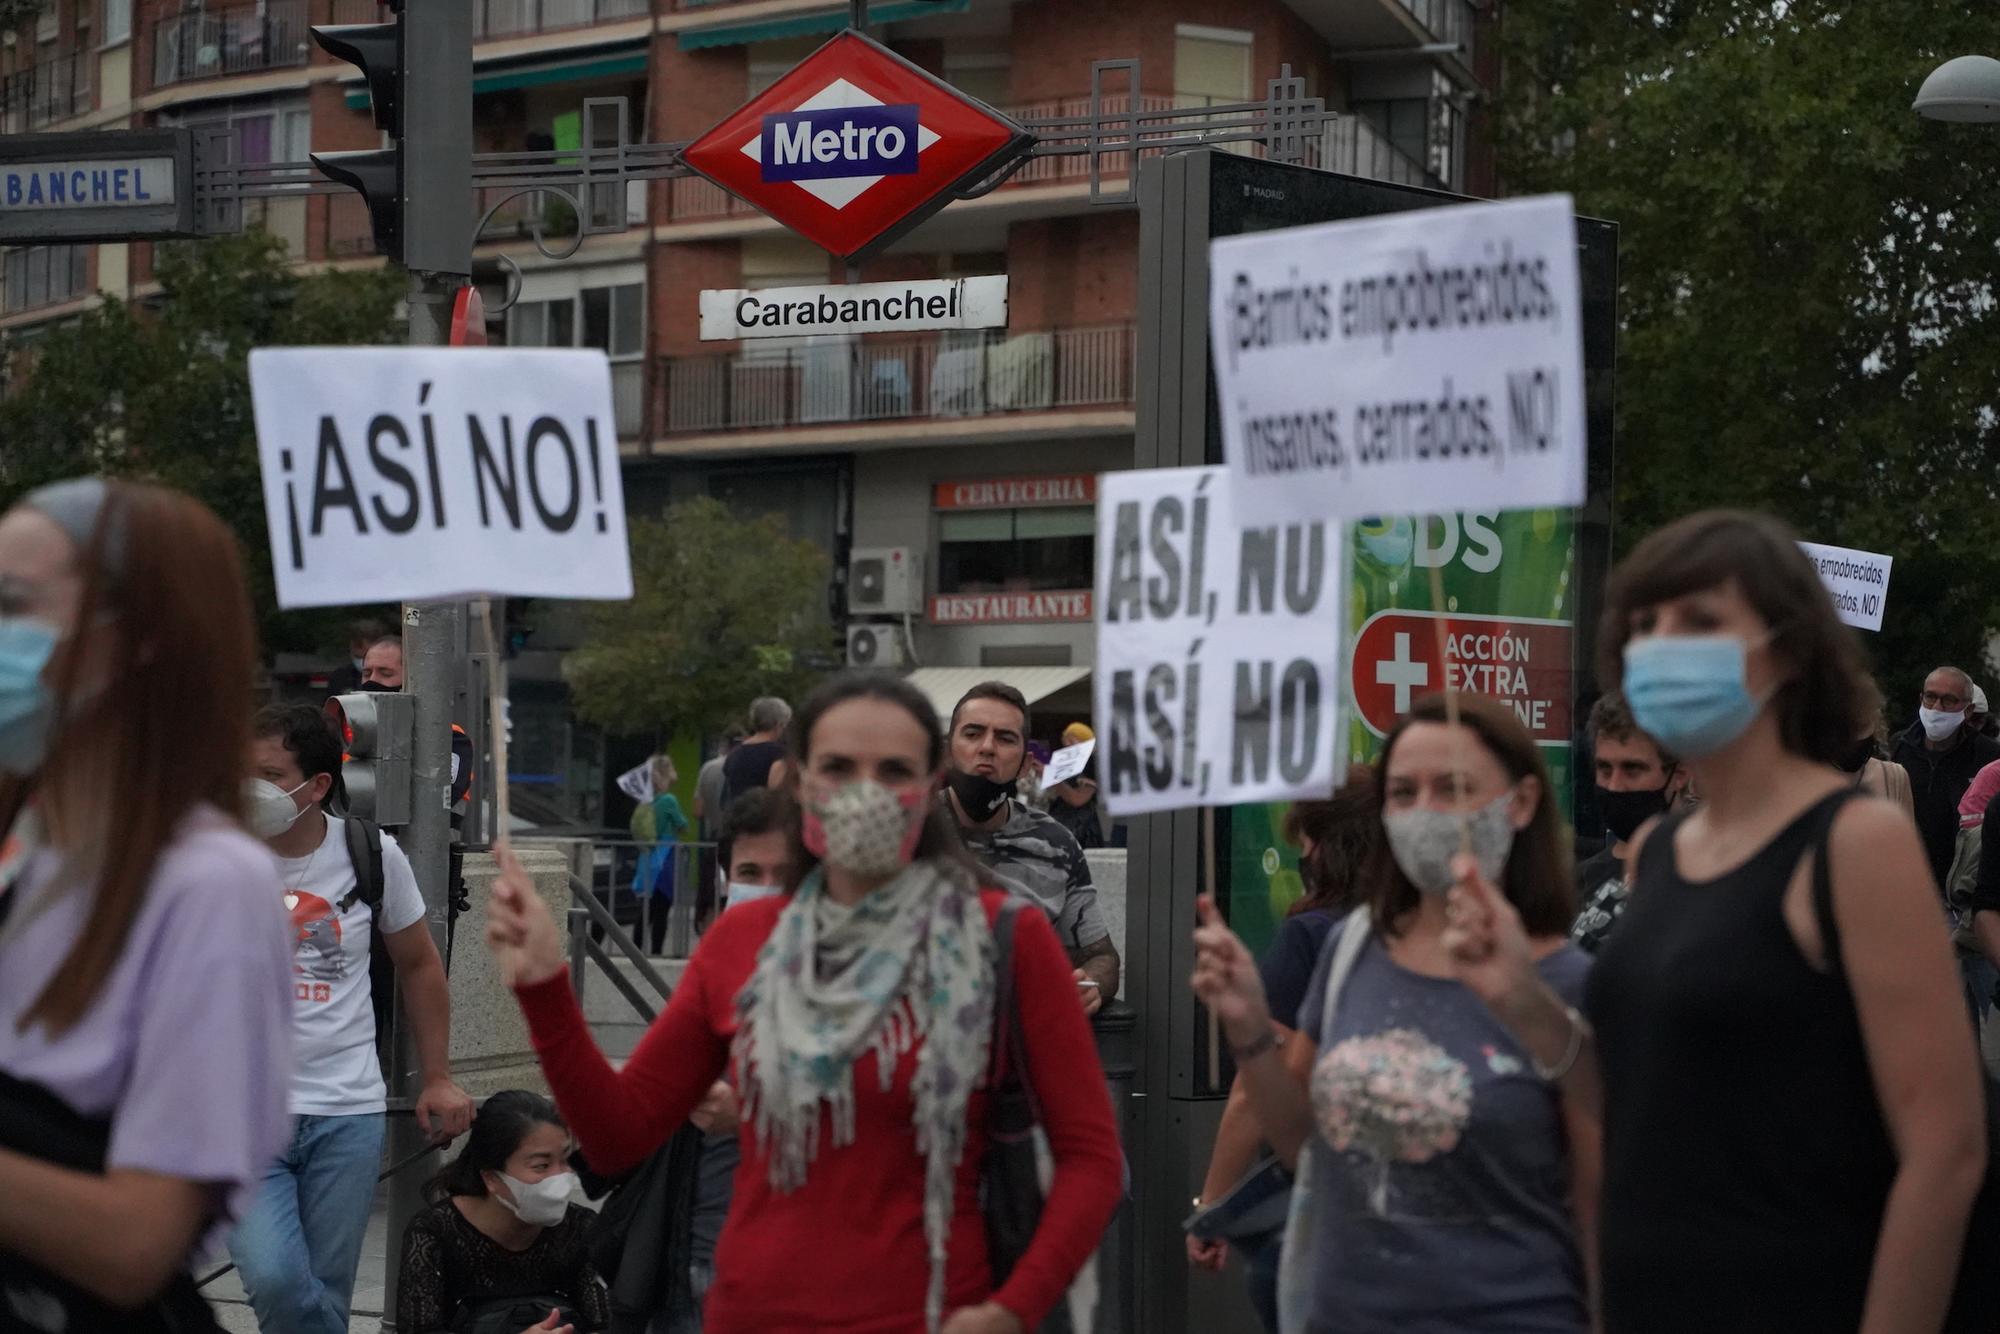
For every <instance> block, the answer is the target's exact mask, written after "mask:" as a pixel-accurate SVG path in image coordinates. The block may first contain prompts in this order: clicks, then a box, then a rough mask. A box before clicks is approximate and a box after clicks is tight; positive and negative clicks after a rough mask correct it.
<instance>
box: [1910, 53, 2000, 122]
mask: <svg viewBox="0 0 2000 1334" xmlns="http://www.w3.org/2000/svg"><path fill="white" fill-rule="evenodd" d="M1914 109H1915V111H1916V113H1917V114H1918V115H1919V116H1927V117H1929V118H1930V119H1932V120H1955V121H1965V122H1976V123H1981V124H1989V125H1990V124H1994V123H1996V122H2000V60H1994V59H1992V58H1991V57H1989V56H1959V57H1957V58H1956V59H1953V60H1947V61H1945V62H1944V64H1942V65H1939V66H1938V67H1937V68H1936V69H1934V70H1932V71H1931V76H1930V77H1929V78H1928V79H1925V80H1924V86H1923V87H1922V88H1919V89H1918V90H1917V100H1916V102H1915V104H1914Z"/></svg>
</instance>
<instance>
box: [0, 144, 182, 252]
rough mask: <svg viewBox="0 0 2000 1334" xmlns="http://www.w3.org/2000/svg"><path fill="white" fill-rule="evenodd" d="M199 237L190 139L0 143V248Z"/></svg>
mask: <svg viewBox="0 0 2000 1334" xmlns="http://www.w3.org/2000/svg"><path fill="white" fill-rule="evenodd" d="M196 230H197V229H196V226H195V208H194V136H193V134H192V132H191V131H188V130H111V131H89V132H85V133H80V134H25V135H12V136H8V137H5V138H0V242H12V241H124V240H134V239H146V238H152V237H168V236H191V235H194V234H195V232H196Z"/></svg>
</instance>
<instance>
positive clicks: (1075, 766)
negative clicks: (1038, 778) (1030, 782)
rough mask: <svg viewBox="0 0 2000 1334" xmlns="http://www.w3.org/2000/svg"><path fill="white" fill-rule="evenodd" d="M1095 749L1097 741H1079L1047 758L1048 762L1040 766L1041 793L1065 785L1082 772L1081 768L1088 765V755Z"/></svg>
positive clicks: (1093, 739)
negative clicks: (1058, 784)
mask: <svg viewBox="0 0 2000 1334" xmlns="http://www.w3.org/2000/svg"><path fill="white" fill-rule="evenodd" d="M1096 749H1097V741H1096V739H1095V738H1092V739H1091V740H1089V741H1080V742H1078V743H1077V744H1076V745H1074V746H1064V747H1063V748H1062V749H1061V750H1059V751H1057V752H1056V753H1055V754H1053V755H1051V756H1049V762H1048V763H1047V764H1045V765H1043V766H1042V791H1044V792H1046V791H1048V790H1049V789H1050V788H1052V787H1054V786H1055V785H1056V784H1057V783H1067V782H1068V781H1069V780H1070V779H1072V778H1074V777H1076V776H1077V775H1078V774H1080V773H1082V772H1083V766H1084V765H1086V764H1089V763H1090V753H1091V752H1092V751H1094V750H1096Z"/></svg>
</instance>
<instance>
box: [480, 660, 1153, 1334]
mask: <svg viewBox="0 0 2000 1334" xmlns="http://www.w3.org/2000/svg"><path fill="white" fill-rule="evenodd" d="M791 749H792V756H791V763H790V765H789V766H788V768H789V771H790V773H791V779H790V782H791V784H792V786H793V787H794V788H795V790H796V792H797V794H798V796H799V798H800V804H801V807H802V810H803V818H802V824H803V830H802V840H803V843H804V852H803V854H802V855H801V857H800V859H799V860H800V864H801V867H802V868H803V870H802V879H801V880H800V883H799V884H798V885H797V887H796V890H795V892H794V893H793V894H791V895H790V896H788V897H786V898H784V899H766V900H764V901H762V902H758V903H750V904H745V905H743V906H741V907H739V908H736V909H734V910H733V911H730V912H727V913H724V914H723V915H722V916H721V917H720V918H719V919H717V921H716V923H715V925H714V926H712V927H711V928H709V931H708V934H707V935H706V936H704V937H703V938H702V941H701V944H700V946H699V947H698V948H697V949H696V950H695V954H694V958H693V959H692V960H691V961H690V962H689V964H688V969H687V974H686V976H685V977H684V978H683V979H682V981H681V985H680V986H679V987H678V988H677V989H676V990H675V992H674V994H673V998H672V1000H671V1001H670V1002H669V1003H668V1005H667V1009H666V1012H665V1013H664V1014H662V1015H661V1016H660V1018H659V1020H658V1021H657V1022H656V1023H655V1024H654V1025H653V1027H652V1028H651V1029H650V1030H648V1032H647V1033H646V1036H645V1037H644V1039H642V1040H641V1042H640V1043H639V1047H638V1049H637V1050H636V1051H635V1052H634V1053H633V1054H632V1059H631V1060H630V1061H628V1062H627V1063H626V1065H625V1066H624V1068H623V1069H622V1070H615V1071H614V1070H613V1069H612V1068H611V1066H610V1064H609V1063H608V1062H606V1061H605V1059H604V1057H603V1055H602V1053H600V1052H599V1051H598V1049H597V1047H596V1044H595V1043H594V1042H592V1040H591V1037H590V1032H589V1029H588V1028H587V1027H586V1026H585V1023H584V1018H583V1013H582V1011H581V1010H580V1009H579V1008H578V1007H577V1003H576V999H575V996H574V995H573V993H572V992H571V990H570V987H569V981H568V977H567V976H566V971H565V968H564V963H563V956H564V948H563V941H562V937H561V934H560V933H559V932H558V930H557V929H556V924H555V921H554V919H553V918H552V917H551V916H550V914H549V911H548V909H547V908H546V907H545V906H544V905H543V904H542V902H541V900H540V898H538V897H537V896H536V894H535V892H534V889H533V887H532V886H531V885H530V884H529V883H528V880H527V878H526V876H525V875H523V874H522V873H521V872H520V869H519V867H518V865H515V864H513V862H512V859H511V858H508V859H507V862H508V865H507V869H506V871H505V873H504V874H503V875H502V877H501V879H500V880H499V882H498V883H497V884H496V886H495V889H494V893H493V897H492V901H491V907H490V925H489V927H488V931H487V935H488V940H489V942H490V943H491V945H492V947H493V950H494V952H495V954H496V955H497V956H498V958H499V960H500V964H501V967H502V970H503V972H504V974H505V975H506V977H507V979H508V981H509V982H510V983H511V984H512V985H513V987H514V989H515V992H516V994H517V995H518V996H519V997H520V1000H521V1008H522V1010H523V1011H524V1012H525V1013H526V1014H527V1018H528V1027H529V1030H530V1033H531V1034H532V1037H533V1040H534V1044H535V1051H536V1054H537V1055H538V1056H539V1057H540V1059H541V1063H542V1069H543V1070H544V1072H546V1074H547V1075H548V1079H549V1085H550V1088H551V1089H552V1090H553V1091H554V1093H555V1097H556V1102H557V1104H558V1105H559V1106H560V1107H561V1108H562V1112H563V1115H564V1116H565V1117H566V1118H567V1119H568V1121H569V1123H570V1126H571V1127H572V1128H573V1129H574V1131H575V1133H576V1135H577V1138H578V1141H579V1142H580V1143H581V1145H582V1147H583V1149H584V1152H585V1153H586V1154H588V1156H589V1158H590V1161H591V1164H592V1165H593V1166H594V1167H596V1168H598V1169H599V1170H600V1171H604V1172H609V1173H616V1172H620V1171H623V1170H625V1169H626V1168H629V1167H632V1166H636V1165H637V1164H638V1163H639V1162H640V1161H642V1160H643V1159H644V1158H645V1157H646V1156H647V1155H648V1154H649V1153H651V1152H652V1151H653V1150H654V1149H655V1148H657V1147H658V1146H659V1145H660V1144H661V1143H662V1142H664V1141H665V1139H666V1137H667V1135H668V1134H669V1133H671V1132H672V1131H673V1130H674V1129H675V1128H676V1127H678V1126H679V1125H680V1124H681V1123H682V1122H683V1121H685V1120H686V1119H687V1117H688V1114H689V1113H690V1112H692V1111H693V1110H694V1109H695V1106H696V1105H697V1104H698V1103H699V1102H700V1101H701V1099H702V1097H703V1095H704V1094H706V1093H707V1092H708V1089H709V1086H710V1085H711V1084H713V1083H714V1081H715V1080H716V1079H717V1078H718V1077H719V1076H721V1075H722V1074H723V1073H724V1070H725V1067H733V1075H734V1080H735V1083H736V1086H737V1088H738V1089H739V1090H740V1091H741V1095H742V1098H743V1122H742V1130H741V1132H740V1134H741V1136H742V1148H743V1157H742V1163H741V1165H740V1166H739V1167H738V1168H737V1171H736V1179H735V1198H734V1202H733V1203H732V1205H731V1208H730V1213H729V1221H728V1223H727V1224H726V1225H725V1226H724V1228H723V1232H722V1238H721V1241H720V1243H719V1244H718V1246H717V1250H716V1257H715V1267H716V1278H715V1286H714V1287H712V1288H711V1289H710V1290H709V1292H708V1297H707V1302H706V1305H705V1310H704V1319H703V1328H704V1330H705V1331H706V1332H707V1334H751V1332H752V1331H756V1332H757V1334H765V1332H766V1331H778V1330H782V1331H788V1332H789V1331H807V1330H813V1331H828V1332H829V1334H832V1332H834V1331H838V1334H917V1332H918V1331H922V1332H923V1334H1024V1332H1025V1331H1027V1330H1031V1329H1033V1328H1034V1327H1035V1326H1036V1325H1038V1324H1039V1323H1040V1322H1041V1320H1042V1319H1043V1318H1044V1317H1045V1316H1046V1315H1047V1314H1048V1312H1049V1311H1050V1310H1051V1309H1052V1308H1053V1307H1054V1306H1055V1305H1056V1303H1057V1302H1058V1301H1059V1300H1061V1299H1062V1296H1063V1293H1064V1291H1065V1290H1066V1289H1067V1287H1068V1286H1069V1283H1070V1281H1071V1279H1073V1278H1074V1277H1075V1275H1076V1273H1077V1271H1078V1269H1080V1268H1081V1267H1082V1265H1083V1263H1084V1261H1085V1260H1086V1259H1088V1258H1089V1256H1090V1253H1091V1252H1092V1250H1094V1249H1095V1247H1096V1245H1097V1242H1098V1239H1099V1237H1100V1235H1101V1234H1102V1232H1103V1230H1104V1226H1105V1224H1106V1222H1107V1221H1109V1219H1110V1217H1111V1211H1112V1209H1113V1208H1115V1207H1116V1205H1117V1202H1118V1198H1119V1194H1120V1189H1121V1186H1120V1183H1121V1171H1122V1165H1121V1160H1120V1158H1119V1152H1118V1138H1117V1132H1116V1129H1115V1128H1114V1125H1113V1122H1112V1116H1111V1104H1110V1099H1109V1097H1108V1095H1107V1093H1106V1089H1105V1085H1104V1078H1103V1072H1102V1069H1101V1067H1100V1066H1099V1064H1098V1060H1097V1049H1096V1046H1095V1045H1094V1043H1093V1042H1092V1040H1091V1035H1090V1029H1089V1026H1088V1024H1087V1022H1086V1021H1085V1019H1084V1015H1083V1010H1082V1007H1080V1006H1079V1005H1078V1004H1077V1003H1076V988H1075V982H1074V980H1073V977H1072V974H1071V971H1070V965H1069V962H1068V959H1067V957H1066V956H1065V955H1064V953H1063V951H1062V947H1061V945H1060V944H1059V943H1058V942H1057V940H1056V935H1055V931H1054V929H1053V928H1052V927H1051V926H1050V925H1049V923H1048V921H1047V920H1046V919H1045V918H1044V917H1043V916H1042V915H1041V914H1040V913H1038V912H1023V913H1020V914H1019V916H1018V919H1017V924H1016V928H1015V935H1014V952H1013V976H1014V990H1015V994H1016V996H1017V997H1018V1001H1017V1004H1018V1006H1019V1009H1020V1015H1021V1025H1022V1029H1023V1031H1024V1032H1025V1033H1026V1034H1027V1035H1028V1044H1027V1045H1028V1053H1027V1071H1026V1073H1027V1076H1028V1082H1029V1084H1030V1085H1031V1086H1032V1088H1033V1090H1034V1093H1035V1097H1036V1101H1037V1102H1038V1104H1039V1106H1040V1109H1041V1116H1042V1125H1043V1129H1044V1130H1045V1131H1046V1133H1047V1135H1048V1140H1049V1148H1050V1150H1051V1152H1052V1155H1053V1157H1054V1159H1055V1176H1054V1180H1053V1182H1052V1183H1051V1185H1050V1187H1049V1190H1048V1195H1047V1201H1046V1203H1045V1205H1044V1208H1043V1211H1042V1217H1041V1224H1040V1227H1039V1228H1038V1229H1037V1231H1036V1233H1035V1237H1034V1241H1033V1244H1032V1245H1031V1246H1030V1247H1029V1249H1028V1251H1027V1253H1026V1254H1025V1255H1024V1256H1023V1257H1022V1258H1021V1260H1020V1261H1019V1263H1018V1264H1016V1265H1015V1267H1014V1270H1013V1272H1012V1273H1011V1274H1009V1275H1008V1276H1007V1279H1006V1281H1005V1282H1003V1283H1001V1284H1000V1285H999V1286H998V1288H997V1290H996V1288H995V1286H994V1283H993V1279H992V1275H991V1272H990V1270H989V1267H988V1264H987V1255H986V1231H985V1225H984V1221H983V1220H982V1218H981V1216H980V1211H979V1201H978V1183H979V1167H980V1160H981V1158H982V1156H983V1155H984V1153H985V1151H986V1142H987V1134H986V1103H987V1092H986V1088H985V1076H986V1073H987V1069H988V1048H989V1046H990V1042H991V1038H992V1035H993V1031H994V1022H995V1018H996V1016H995V1015H994V1013H993V995H994V990H995V988H994V979H993V968H994V944H993V934H992V925H993V922H994V921H995V919H996V918H997V916H998V913H999V909H1000V905H1001V904H1002V903H1003V902H1005V901H1006V895H1005V894H1004V893H1003V892H1002V891H1000V890H997V889H989V888H982V887H981V885H980V878H981V876H982V872H981V871H980V869H979V867H978V866H977V865H975V864H974V863H973V862H972V861H971V860H970V859H969V858H967V857H966V855H965V853H964V852H963V850H962V849H961V848H960V846H959V841H958V833H957V830H956V828H955V826H954V825H953V823H952V821H951V819H950V817H949V815H948V814H947V812H946V811H945V810H944V808H943V807H941V806H940V805H939V804H938V802H937V800H936V798H937V792H938V789H939V785H940V782H941V780H942V776H943V768H944V762H945V756H946V750H945V737H944V734H943V732H942V730H941V729H940V727H939V725H938V720H937V713H936V710H935V709H933V708H932V706H931V703H930V701H929V700H928V699H927V698H926V697H925V696H923V695H922V694H921V693H919V692H918V691H917V690H916V689H915V688H913V687H911V686H909V685H908V684H906V683H905V682H903V681H901V680H899V679H898V678H896V677H894V676H890V675H887V674H884V673H850V674H848V675H845V676H842V677H838V678H836V679H835V680H833V681H831V682H829V683H828V684H827V685H825V686H823V687H822V688H821V689H820V690H819V691H817V692H816V693H815V694H814V695H813V697H812V698H811V699H810V700H808V701H807V702H806V705H805V707H804V708H802V709H801V710H800V711H799V714H798V716H797V717H796V718H795V719H794V720H793V722H792V736H791Z"/></svg>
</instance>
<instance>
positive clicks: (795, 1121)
mask: <svg viewBox="0 0 2000 1334" xmlns="http://www.w3.org/2000/svg"><path fill="white" fill-rule="evenodd" d="M993 949H994V947H993V933H992V930H991V928H990V927H989V926H988V925H987V921H986V913H985V910H984V909H983V908H982V907H981V905H980V902H979V897H978V894H977V893H976V892H975V886H974V885H973V884H972V883H971V881H970V878H969V877H966V876H964V875H963V874H961V873H960V872H958V871H957V869H956V868H954V867H952V866H951V865H950V864H949V863H937V862H932V861H928V860H925V861H918V862H915V863H913V864H911V865H910V866H909V867H907V868H905V869H904V870H903V871H902V872H901V873H900V874H899V875H897V876H896V878H895V879H893V880H891V881H889V882H888V883H887V884H885V885H883V886H881V887H880V888H879V889H876V890H875V891H873V892H872V893H870V894H869V895H868V896H867V897H866V898H864V899H863V900H862V901H861V902H859V903H857V904H855V905H854V906H853V907H851V908H848V907H842V906H841V905H840V904H838V903H835V902H834V901H833V900H832V899H830V898H828V897H827V894H826V886H825V881H824V878H823V872H821V871H817V870H815V871H814V872H813V873H812V874H811V875H810V876H808V877H807V878H806V881H805V883H804V884H802V885H801V886H800V887H799V890H798V892H797V893H796V894H794V895H793V896H792V901H791V902H790V903H789V904H787V905H786V906H785V910H784V911H783V912H782V913H781V914H779V917H778V923H777V925H776V926H775V927H774V928H772V931H771V936H770V939H769V940H767V941H766V942H765V943H764V948H763V950H762V952H761V953H759V954H758V956H757V966H756V969H755V971H753V972H752V973H751V975H750V980H749V981H748V982H746V983H745V984H744V986H743V990H742V991H741V992H739V993H737V997H736V1013H737V1017H738V1020H739V1023H738V1028H737V1036H736V1044H735V1053H734V1054H735V1062H736V1069H737V1073H738V1078H739V1086H740V1088H741V1091H742V1095H743V1112H744V1117H745V1119H747V1120H748V1121H749V1123H750V1125H751V1127H752V1129H753V1130H754V1132H755V1134H756V1136H757V1143H758V1145H759V1146H760V1147H761V1148H762V1149H763V1151H764V1152H765V1154H766V1155H768V1156H769V1158H770V1160H771V1185H772V1186H773V1187H774V1188H776V1189H777V1190H779V1191H793V1190H797V1189H798V1188H799V1187H800V1186H801V1185H803V1184H804V1183H805V1179H806V1173H807V1171H808V1169H809V1168H810V1167H811V1164H812V1161H813V1159H814V1158H815V1157H817V1156H818V1153H819V1140H820V1117H821V1111H820V1108H821V1105H822V1104H824V1105H825V1106H826V1108H827V1113H828V1115H829V1116H830V1118H831V1123H832V1131H833V1144H834V1147H836V1148H839V1147H842V1146H845V1145H848V1144H852V1143H853V1142H854V1065H855V1062H856V1061H858V1060H859V1059H860V1058H861V1056H862V1054H863V1053H864V1052H868V1051H873V1052H874V1053H875V1070H876V1076H877V1078H878V1079H879V1080H880V1081H881V1086H882V1090H883V1091H884V1092H887V1091H888V1090H889V1088H890V1087H891V1086H892V1085H893V1084H894V1082H895V1077H896V1068H897V1065H898V1064H899V1062H900V1061H901V1059H902V1058H903V1056H905V1055H906V1054H908V1053H909V1051H910V1050H911V1049H912V1048H919V1050H918V1051H917V1069H916V1074H915V1076H914V1078H913V1079H912V1081H911V1086H910V1093H911V1096H912V1098H913V1099H914V1100H915V1102H916V1135H917V1152H918V1153H920V1154H922V1155H923V1157H924V1239H925V1240H926V1242H928V1243H929V1248H930V1269H931V1273H930V1288H929V1292H928V1294H927V1296H926V1298H925V1306H924V1313H925V1317H926V1320H927V1327H928V1328H929V1329H930V1330H931V1331H932V1332H933V1334H935V1332H936V1330H937V1329H938V1326H939V1325H940V1323H941V1322H942V1320H943V1315H944V1274H945V1251H946V1243H947V1241H948V1240H949V1237H950V1234H951V1218H952V1210H953V1203H954V1201H953V1196H954V1192H955V1190H956V1185H957V1171H958V1165H959V1161H960V1159H961V1158H962V1157H963V1156H964V1153H965V1140H966V1106H967V1101H968V1099H969V1098H970V1097H971V1095H972V1089H973V1087H974V1085H975V1084H977V1083H978V1082H979V1080H980V1078H981V1077H982V1076H983V1075H984V1074H985V1071H986V1058H987V1045H988V1041H989V1036H990V1034H991V1033H992V1029H993V986H992V982H993Z"/></svg>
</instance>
